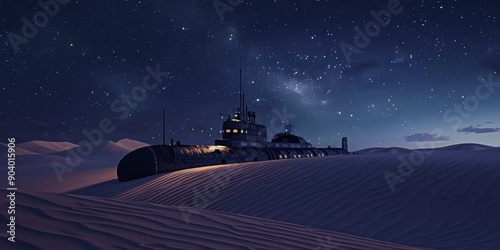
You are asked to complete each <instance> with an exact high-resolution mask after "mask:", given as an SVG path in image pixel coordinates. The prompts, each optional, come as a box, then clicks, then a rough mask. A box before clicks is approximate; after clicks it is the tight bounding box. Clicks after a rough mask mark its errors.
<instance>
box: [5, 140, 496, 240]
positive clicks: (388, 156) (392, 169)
mask: <svg viewBox="0 0 500 250" xmlns="http://www.w3.org/2000/svg"><path fill="white" fill-rule="evenodd" d="M28 145H29V144H28ZM38 145H40V143H38ZM42 145H46V146H48V145H51V147H50V148H49V149H53V150H54V149H60V148H61V147H63V146H61V147H54V145H52V144H42ZM144 145H145V144H143V143H141V142H134V141H132V140H128V139H127V140H122V141H119V142H118V143H114V142H107V143H104V144H103V145H102V146H101V147H98V148H96V149H95V152H94V153H93V154H91V155H90V156H88V157H84V158H83V159H82V161H81V163H80V164H79V165H78V166H77V167H75V168H74V169H73V171H72V172H71V173H65V174H64V175H63V178H62V180H59V179H58V178H57V177H56V175H55V174H54V171H53V169H52V167H51V163H52V162H53V161H61V162H62V161H64V160H65V156H64V155H65V154H64V153H65V151H64V150H63V151H59V152H52V153H48V154H47V153H39V152H36V151H35V152H33V151H32V152H33V153H35V154H30V155H20V156H19V159H18V160H19V163H18V164H19V169H18V173H17V175H18V180H19V184H18V193H17V195H18V198H17V200H18V203H17V204H18V208H17V210H18V211H17V214H16V216H17V217H18V218H19V219H18V227H17V238H16V243H11V242H8V241H7V240H6V239H5V236H6V234H5V230H2V231H0V236H2V238H3V240H2V243H1V246H2V249H30V248H41V249H98V248H101V249H103V248H105V249H140V248H146V249H419V248H421V249H500V219H499V218H500V217H498V216H497V214H498V211H500V168H499V166H498V162H500V148H494V147H488V146H483V145H477V144H463V145H455V146H450V147H446V148H440V149H429V150H423V151H416V150H410V149H402V148H389V149H386V148H372V149H367V150H363V151H360V152H358V154H356V155H349V156H327V157H318V158H301V159H286V160H277V161H263V162H252V163H242V164H228V165H217V166H210V167H201V168H194V169H186V170H182V171H177V172H172V173H165V174H160V175H156V176H149V177H146V178H142V179H138V180H134V181H128V182H119V181H117V179H116V165H117V163H118V161H119V160H120V159H121V157H123V155H124V154H125V153H126V152H128V151H130V150H133V149H135V148H137V147H142V146H144ZM23 149H26V150H28V148H23ZM29 149H30V151H31V150H33V148H32V147H31V148H29ZM67 150H71V148H68V149H66V151H67ZM21 164H22V166H21ZM138 167H140V166H138ZM388 178H389V182H388ZM391 178H392V179H391ZM1 193H2V194H1V195H2V197H5V195H6V193H7V191H5V190H2V191H1ZM6 205H7V203H6V202H5V201H4V200H3V199H2V204H1V207H6ZM4 210H5V209H4ZM1 218H2V219H1V220H2V222H5V223H2V224H6V223H7V217H6V214H5V212H4V211H2V217H1ZM4 246H8V248H4Z"/></svg>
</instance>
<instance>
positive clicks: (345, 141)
mask: <svg viewBox="0 0 500 250" xmlns="http://www.w3.org/2000/svg"><path fill="white" fill-rule="evenodd" d="M342 149H343V150H345V151H349V146H348V145H347V137H342Z"/></svg>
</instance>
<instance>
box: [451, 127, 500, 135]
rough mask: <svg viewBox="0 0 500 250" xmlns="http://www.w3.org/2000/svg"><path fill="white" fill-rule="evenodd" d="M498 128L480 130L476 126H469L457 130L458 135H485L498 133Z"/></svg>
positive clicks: (499, 129)
mask: <svg viewBox="0 0 500 250" xmlns="http://www.w3.org/2000/svg"><path fill="white" fill-rule="evenodd" d="M499 131H500V128H480V127H479V125H478V126H475V127H474V126H469V127H465V128H461V129H459V130H458V132H460V133H474V134H486V133H496V132H499Z"/></svg>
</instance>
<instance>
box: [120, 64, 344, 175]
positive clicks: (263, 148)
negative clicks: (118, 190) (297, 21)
mask: <svg viewBox="0 0 500 250" xmlns="http://www.w3.org/2000/svg"><path fill="white" fill-rule="evenodd" d="M241 79H242V72H241V69H240V92H239V93H240V103H239V108H238V109H237V110H236V112H234V115H231V114H220V115H225V116H227V119H226V120H225V121H224V122H223V123H222V139H217V140H215V142H214V145H181V144H180V142H179V141H177V142H174V140H171V143H170V145H166V144H165V133H163V145H154V146H148V147H143V148H139V149H136V150H134V151H132V152H130V153H128V154H127V155H125V156H124V157H123V158H122V159H121V160H120V162H119V163H118V167H117V176H118V180H119V181H130V180H135V179H139V178H143V177H146V176H150V175H155V174H161V173H166V172H172V171H176V170H182V169H188V168H195V167H203V166H211V165H220V164H230V163H242V162H255V161H267V160H286V159H293V158H306V157H323V156H330V155H349V154H350V153H349V151H348V144H347V137H343V138H342V147H341V148H334V147H327V148H315V147H313V146H312V145H311V144H310V143H308V142H307V141H306V140H305V139H304V138H302V137H300V136H297V135H294V134H292V133H291V131H290V130H287V131H285V132H281V133H278V134H276V135H274V136H273V138H272V139H271V141H268V140H267V127H266V126H264V125H262V124H257V122H256V117H257V115H256V113H255V112H252V111H248V107H245V100H244V99H245V98H244V94H243V91H242V81H241ZM243 107H245V108H243ZM163 120H164V123H163V124H164V127H165V112H164V113H163ZM164 130H165V129H164Z"/></svg>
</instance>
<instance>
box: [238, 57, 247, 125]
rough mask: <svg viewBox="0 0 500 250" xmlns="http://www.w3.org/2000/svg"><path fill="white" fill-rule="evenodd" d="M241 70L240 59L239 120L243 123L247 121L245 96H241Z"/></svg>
mask: <svg viewBox="0 0 500 250" xmlns="http://www.w3.org/2000/svg"><path fill="white" fill-rule="evenodd" d="M242 78H243V70H242V69H241V58H240V119H241V120H242V121H244V122H246V121H247V119H246V114H245V95H244V94H243V80H242Z"/></svg>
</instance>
